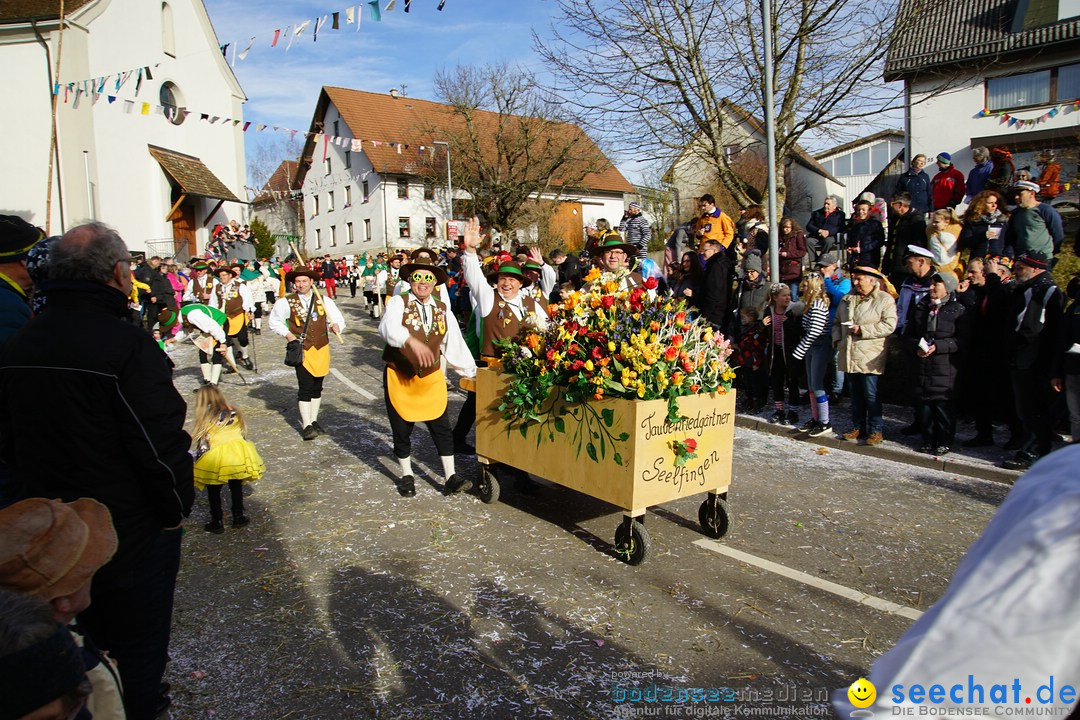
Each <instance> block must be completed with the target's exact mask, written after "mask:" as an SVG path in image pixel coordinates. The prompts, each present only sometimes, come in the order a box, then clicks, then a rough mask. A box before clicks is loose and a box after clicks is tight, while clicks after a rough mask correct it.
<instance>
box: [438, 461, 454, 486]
mask: <svg viewBox="0 0 1080 720" xmlns="http://www.w3.org/2000/svg"><path fill="white" fill-rule="evenodd" d="M439 459H440V460H442V470H443V475H445V476H446V479H447V480H449V479H450V478H451V477H452V476H453V474H454V456H453V455H440V456H439Z"/></svg>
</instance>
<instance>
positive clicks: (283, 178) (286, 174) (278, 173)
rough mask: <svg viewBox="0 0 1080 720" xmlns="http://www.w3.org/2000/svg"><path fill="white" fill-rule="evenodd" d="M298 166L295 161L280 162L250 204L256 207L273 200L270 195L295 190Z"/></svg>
mask: <svg viewBox="0 0 1080 720" xmlns="http://www.w3.org/2000/svg"><path fill="white" fill-rule="evenodd" d="M299 166H300V163H298V162H297V161H296V160H282V161H281V164H280V165H278V166H277V169H276V170H274V174H273V175H271V176H270V179H269V180H267V181H266V184H264V185H263V186H262V189H261V190H260V191H259V194H258V195H256V196H255V199H254V200H252V201H251V204H252V205H256V204H258V203H261V202H264V201H266V200H271V199H273V196H272V195H271V194H270V193H274V192H277V193H282V192H289V191H290V190H293V189H295V186H296V171H297V169H298V168H299Z"/></svg>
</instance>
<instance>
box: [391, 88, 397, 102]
mask: <svg viewBox="0 0 1080 720" xmlns="http://www.w3.org/2000/svg"><path fill="white" fill-rule="evenodd" d="M390 97H392V98H394V99H395V100H397V99H398V91H397V88H390Z"/></svg>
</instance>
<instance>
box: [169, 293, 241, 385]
mask: <svg viewBox="0 0 1080 720" xmlns="http://www.w3.org/2000/svg"><path fill="white" fill-rule="evenodd" d="M215 314H216V316H215ZM224 324H225V314H224V313H223V312H221V311H220V310H216V309H213V308H211V307H210V306H209V305H203V304H201V303H196V304H193V305H185V306H184V307H182V308H180V310H179V312H177V311H175V310H172V309H170V308H165V309H164V310H162V311H161V312H160V313H159V314H158V328H159V329H160V330H161V334H162V335H163V336H167V335H168V334H170V333H173V332H174V331H175V330H176V329H177V326H181V327H182V329H183V331H184V332H186V333H187V335H186V336H187V337H191V339H192V342H193V343H194V344H195V347H197V348H199V369H200V370H201V371H202V376H203V385H210V384H213V385H217V384H218V382H219V381H220V380H221V365H222V363H223V362H224V360H223V358H222V353H221V352H215V348H214V343H217V344H218V345H220V346H224V345H225V329H224V327H223V326H224ZM193 330H198V331H200V332H202V333H205V334H206V335H209V336H210V337H212V338H213V340H214V342H210V340H209V339H208V338H200V337H197V336H196V335H197V334H196V333H194V332H193ZM184 337H185V335H181V334H180V333H176V339H177V340H181V339H183V338H184Z"/></svg>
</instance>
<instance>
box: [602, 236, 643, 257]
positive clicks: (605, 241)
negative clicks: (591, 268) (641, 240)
mask: <svg viewBox="0 0 1080 720" xmlns="http://www.w3.org/2000/svg"><path fill="white" fill-rule="evenodd" d="M608 250H622V251H623V252H624V253H626V254H627V255H630V256H632V257H636V256H637V252H638V249H637V246H635V245H631V244H630V243H628V242H625V241H623V239H622V236H621V235H619V233H616V232H609V233H608V234H606V235H604V237H602V238H600V242H598V243H596V244H595V245H593V248H592V256H593V257H600V256H601V255H603V254H604V253H606V252H607V251H608Z"/></svg>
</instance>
